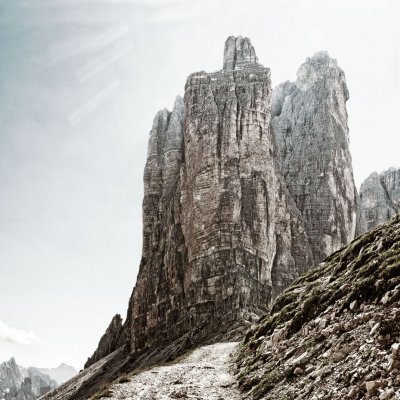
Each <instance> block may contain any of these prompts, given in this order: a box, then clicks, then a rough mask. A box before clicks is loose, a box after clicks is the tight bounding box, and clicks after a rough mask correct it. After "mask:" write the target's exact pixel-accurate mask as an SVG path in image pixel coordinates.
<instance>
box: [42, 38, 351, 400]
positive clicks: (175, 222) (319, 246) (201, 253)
mask: <svg viewBox="0 0 400 400" xmlns="http://www.w3.org/2000/svg"><path fill="white" fill-rule="evenodd" d="M314 62H315V64H316V65H317V66H318V68H319V69H318V68H317V67H316V70H317V71H319V75H318V76H317V78H315V79H311V78H309V77H308V76H307V73H305V72H304V71H308V69H307V68H308V67H307V65H308V64H307V63H306V64H307V65H305V66H303V67H302V68H301V70H302V71H303V70H304V71H303V72H302V73H301V74H299V79H298V82H296V83H295V84H291V83H286V84H284V85H282V86H279V87H278V88H277V90H276V91H275V95H274V98H275V100H274V101H273V102H272V99H271V98H272V90H271V80H270V70H269V69H268V68H265V67H263V66H262V65H261V64H260V63H259V62H258V59H257V56H256V54H255V50H254V48H253V46H252V45H251V43H250V40H249V39H247V38H242V37H237V38H236V37H229V38H228V40H227V41H226V43H225V48H224V62H223V69H222V70H220V71H218V72H214V73H206V72H204V71H202V72H198V73H194V74H192V75H190V76H189V78H188V80H187V82H186V86H185V96H184V99H182V98H180V97H178V98H177V99H176V102H175V105H174V109H173V111H172V112H169V111H168V110H166V109H164V110H162V111H160V112H159V113H158V114H157V115H156V117H155V119H154V123H153V127H152V130H151V133H150V139H149V147H148V157H147V162H146V167H145V173H144V188H145V191H144V192H145V193H144V200H143V253H142V259H141V263H140V269H139V275H138V278H137V283H136V286H135V288H134V290H133V293H132V296H131V299H130V302H129V308H128V314H127V319H126V321H125V323H124V325H123V326H122V328H121V323H118V324H117V325H118V326H117V329H114V328H112V326H113V324H111V325H112V326H111V328H110V333H112V332H114V331H115V332H118V334H120V335H121V336H120V337H125V338H126V341H125V346H124V347H121V348H120V349H119V350H117V351H115V352H114V353H112V354H111V355H109V356H107V357H105V359H106V360H107V361H106V364H104V365H103V364H102V363H103V361H104V360H105V359H104V358H101V357H100V356H101V355H103V354H105V353H107V350H106V349H109V351H112V350H113V349H114V348H115V346H114V344H115V343H119V342H120V340H119V339H118V340H114V339H113V338H112V337H109V336H108V335H107V334H106V336H105V339H104V340H103V342H101V343H100V346H99V349H98V351H97V352H96V353H95V355H94V356H93V358H92V361H93V362H94V361H96V360H98V361H97V362H96V363H94V364H93V365H90V364H91V362H89V364H88V365H90V367H89V368H88V369H86V370H85V371H83V373H82V374H79V375H78V376H77V377H75V378H74V379H73V380H71V383H70V384H65V385H63V386H62V387H61V388H60V389H59V390H58V391H56V392H53V393H52V394H51V395H49V396H47V397H46V399H63V400H65V399H69V398H71V399H72V398H73V399H74V400H80V399H85V398H86V397H85V396H88V394H93V393H94V392H95V391H96V390H99V388H101V385H102V384H104V383H105V382H107V381H109V380H112V379H115V378H116V377H117V376H118V374H119V373H121V372H126V371H130V370H133V369H135V368H136V369H137V368H143V367H148V366H151V365H155V364H157V363H162V362H164V361H166V360H172V359H174V358H175V357H176V356H177V355H179V354H182V353H183V352H185V351H186V350H187V349H190V348H194V347H196V346H199V345H203V344H208V343H214V342H216V341H228V340H236V339H238V338H241V337H242V336H243V335H244V332H245V331H246V330H247V329H248V328H249V327H251V326H254V324H255V323H256V322H257V321H258V317H259V316H260V315H262V314H264V313H266V312H267V311H268V310H269V309H270V307H271V306H272V304H273V301H274V299H275V298H276V297H277V296H278V295H279V294H280V293H281V292H282V291H283V290H284V289H285V288H286V287H287V286H288V285H289V284H290V283H291V282H292V281H293V280H294V279H296V278H297V277H298V276H299V275H300V274H302V273H304V272H306V271H307V269H308V268H310V267H311V266H312V265H314V261H315V259H317V260H319V259H320V258H322V257H323V256H324V255H327V254H328V253H329V252H330V251H332V250H334V249H336V248H338V247H340V246H342V245H344V244H347V243H348V242H349V241H350V240H351V239H352V238H353V236H354V234H355V233H356V230H357V229H356V220H357V217H356V214H357V212H356V211H357V195H356V192H355V189H354V184H353V177H352V170H351V158H350V154H349V151H348V130H347V114H346V109H345V101H346V99H347V92H346V91H347V88H346V86H345V83H344V78H343V77H342V76H341V75H340V74H341V72H340V69H339V68H338V67H337V65H336V63H335V62H334V61H333V60H331V59H330V58H329V57H327V56H325V55H319V56H316V58H315V61H313V62H312V63H314ZM319 64H321V65H319ZM309 75H312V72H310V73H309ZM307 101H309V103H310V104H309V107H310V109H309V110H308V109H307V107H306V106H305V105H304V104H307ZM271 107H272V111H271ZM272 115H273V116H274V121H273V124H272V125H273V127H274V129H272V126H271V116H272ZM307 124H308V125H307ZM325 125H326V129H325ZM286 126H290V127H291V131H290V132H292V133H293V134H292V133H290V132H289V131H287V129H286ZM305 127H306V128H305ZM274 132H275V133H274ZM274 135H277V136H278V140H277V138H276V137H275V136H274ZM277 142H278V144H279V147H278V146H277ZM289 153H290V154H291V156H290V157H286V155H287V154H289ZM300 156H302V157H304V160H301V159H300ZM291 162H293V163H294V166H290V163H291ZM281 164H282V165H281ZM325 173H326V175H325ZM321 174H322V175H321ZM296 182H299V185H297V184H296ZM296 185H297V186H296ZM298 187H301V190H300V189H299V190H300V191H299V190H297V188H298ZM288 189H289V190H288ZM315 210H316V211H315ZM314 211H315V212H314ZM121 329H122V332H121ZM111 336H112V334H111ZM110 343H112V345H110ZM103 350H105V351H103Z"/></svg>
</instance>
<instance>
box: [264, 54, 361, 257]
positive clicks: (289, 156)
mask: <svg viewBox="0 0 400 400" xmlns="http://www.w3.org/2000/svg"><path fill="white" fill-rule="evenodd" d="M348 98H349V93H348V89H347V85H346V80H345V76H344V72H343V71H342V69H341V68H339V66H338V64H337V62H336V60H334V59H332V58H331V57H330V56H329V55H328V53H326V52H320V53H316V54H315V55H314V56H313V57H311V58H308V59H307V60H306V62H305V63H304V64H303V65H302V66H301V67H300V68H299V70H298V72H297V80H296V81H295V82H285V83H283V84H281V85H279V86H278V87H277V88H276V89H275V90H274V96H273V101H272V117H273V119H272V127H273V130H274V133H275V136H276V140H277V143H278V147H279V150H280V156H281V157H280V158H281V164H282V172H283V176H284V179H285V182H286V185H287V187H288V189H289V192H290V194H291V195H292V197H293V199H294V201H295V202H296V205H297V207H298V209H299V210H300V211H301V213H302V214H303V218H304V222H305V227H306V231H307V233H308V235H309V237H310V240H311V244H312V249H313V255H314V258H315V260H316V261H317V262H320V261H322V260H324V259H325V258H326V257H327V256H328V255H329V254H331V253H332V252H333V251H335V250H338V249H339V248H341V247H342V246H344V245H346V244H348V243H349V242H350V241H351V240H352V239H353V238H354V237H355V235H357V234H359V233H361V232H362V231H364V230H365V224H364V221H363V215H362V212H361V207H360V202H359V197H358V195H357V191H356V188H355V184H354V179H353V170H352V162H351V155H350V150H349V129H348V125H347V110H346V101H347V100H348Z"/></svg>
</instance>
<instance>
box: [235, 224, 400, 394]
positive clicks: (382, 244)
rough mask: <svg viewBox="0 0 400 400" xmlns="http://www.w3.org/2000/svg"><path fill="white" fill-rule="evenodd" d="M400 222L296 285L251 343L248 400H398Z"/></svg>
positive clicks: (245, 380) (242, 379)
mask: <svg viewBox="0 0 400 400" xmlns="http://www.w3.org/2000/svg"><path fill="white" fill-rule="evenodd" d="M399 318H400V216H397V217H395V218H394V219H392V220H391V221H390V222H388V223H386V224H385V225H381V226H379V227H378V228H375V229H374V230H372V231H369V232H367V233H366V234H364V235H362V236H360V237H358V238H357V239H355V240H354V241H353V242H352V243H351V244H350V245H348V246H347V247H345V248H343V249H342V250H340V251H337V252H335V253H333V254H332V255H331V256H329V257H328V258H327V259H326V260H325V261H324V262H323V263H321V264H320V265H319V266H317V267H315V268H313V269H311V270H310V271H309V272H308V273H307V274H305V275H304V276H302V277H301V278H300V279H298V280H297V281H295V282H294V283H293V284H292V285H291V286H290V287H289V288H288V289H286V290H285V291H284V292H283V294H282V295H281V296H279V297H278V299H277V300H276V303H275V305H274V307H273V309H272V311H271V312H270V314H268V315H266V316H264V317H263V318H262V319H261V320H260V322H259V323H258V324H257V326H256V327H255V328H253V329H252V330H251V331H250V332H249V333H248V334H247V336H246V339H245V342H244V345H243V346H242V348H241V351H240V353H239V356H238V360H237V372H238V379H239V386H240V388H241V389H242V390H243V392H244V395H243V397H244V398H249V399H261V398H263V399H288V400H289V399H366V398H368V399H381V400H384V399H391V400H394V399H399V398H400V396H399V395H400V377H399V374H398V371H399V368H400V325H399V324H398V321H399Z"/></svg>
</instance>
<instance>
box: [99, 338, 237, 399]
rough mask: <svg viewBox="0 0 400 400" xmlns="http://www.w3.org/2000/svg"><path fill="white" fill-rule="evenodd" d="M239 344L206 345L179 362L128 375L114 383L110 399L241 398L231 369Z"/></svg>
mask: <svg viewBox="0 0 400 400" xmlns="http://www.w3.org/2000/svg"><path fill="white" fill-rule="evenodd" d="M237 347H238V343H217V344H214V345H210V346H204V347H201V348H199V349H196V350H195V351H193V353H191V354H190V355H189V356H188V357H186V358H184V359H183V360H181V361H179V362H177V363H176V364H170V365H165V366H161V367H154V368H152V369H150V370H148V371H144V372H141V373H139V374H137V375H133V376H129V377H128V378H129V379H130V381H129V382H127V383H118V384H114V385H112V386H111V388H110V389H111V392H112V394H113V395H112V397H111V398H110V397H109V398H108V399H114V400H122V399H141V400H165V399H207V400H225V399H229V400H237V399H241V398H242V396H241V394H240V392H239V391H238V389H237V388H236V381H235V379H234V377H233V376H232V375H231V374H230V372H229V368H230V366H231V364H232V356H233V354H234V353H235V351H236V350H237ZM103 399H106V398H105V397H104V398H103Z"/></svg>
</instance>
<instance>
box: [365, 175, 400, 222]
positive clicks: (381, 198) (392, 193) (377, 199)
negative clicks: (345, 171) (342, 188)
mask: <svg viewBox="0 0 400 400" xmlns="http://www.w3.org/2000/svg"><path fill="white" fill-rule="evenodd" d="M360 197H361V202H362V208H363V210H364V214H365V219H366V222H367V227H368V229H372V228H374V227H375V226H377V225H379V224H381V223H383V222H386V221H388V220H389V219H390V218H392V217H393V216H394V215H396V214H398V213H400V169H396V168H389V169H388V170H387V171H384V172H382V173H381V174H378V173H377V172H373V173H372V174H371V175H370V176H369V177H368V178H367V179H366V180H365V181H364V182H363V183H362V184H361V188H360Z"/></svg>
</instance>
